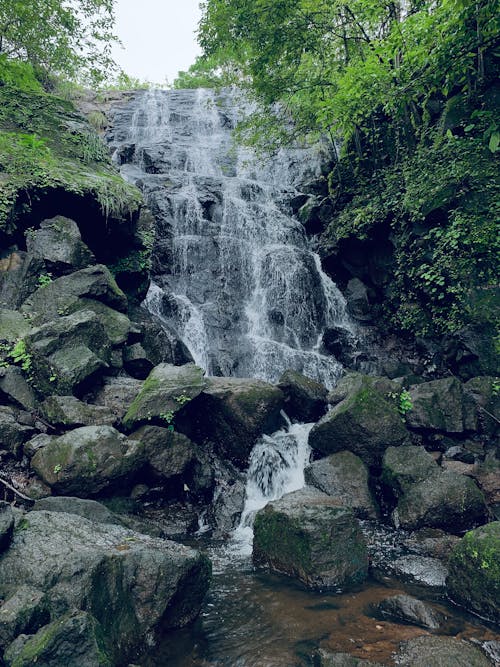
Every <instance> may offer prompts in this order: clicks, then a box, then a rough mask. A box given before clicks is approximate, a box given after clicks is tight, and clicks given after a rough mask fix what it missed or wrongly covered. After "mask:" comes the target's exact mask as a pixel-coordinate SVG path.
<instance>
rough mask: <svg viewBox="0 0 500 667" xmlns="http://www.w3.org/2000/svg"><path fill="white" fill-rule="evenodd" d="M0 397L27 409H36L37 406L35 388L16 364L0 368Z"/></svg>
mask: <svg viewBox="0 0 500 667" xmlns="http://www.w3.org/2000/svg"><path fill="white" fill-rule="evenodd" d="M0 397H2V398H4V399H6V400H7V401H9V402H10V403H14V404H15V405H17V406H19V407H21V408H24V409H25V410H34V409H35V408H36V407H37V400H36V396H35V392H34V391H33V388H32V387H31V386H30V385H29V384H28V382H27V381H26V378H25V377H24V375H23V372H22V371H21V369H20V368H17V367H16V366H8V367H7V368H0Z"/></svg>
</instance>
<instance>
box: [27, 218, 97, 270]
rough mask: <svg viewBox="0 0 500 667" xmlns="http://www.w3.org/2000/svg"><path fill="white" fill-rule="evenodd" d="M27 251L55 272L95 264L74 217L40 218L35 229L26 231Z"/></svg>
mask: <svg viewBox="0 0 500 667" xmlns="http://www.w3.org/2000/svg"><path fill="white" fill-rule="evenodd" d="M26 247H27V250H28V253H30V254H31V255H33V256H35V257H39V258H40V259H42V260H43V262H44V264H45V267H46V270H47V271H48V272H50V273H54V274H55V275H62V274H64V273H71V272H73V271H77V270H78V269H83V268H85V267H87V266H90V265H91V264H95V257H94V255H93V253H92V252H91V251H90V250H89V248H88V247H87V246H86V245H85V243H84V242H83V241H82V237H81V235H80V230H79V229H78V225H77V224H76V222H75V221H74V220H70V219H69V218H65V217H64V216H62V215H58V216H56V217H55V218H51V219H50V220H42V222H41V223H40V228H39V229H31V230H30V231H29V232H27V233H26Z"/></svg>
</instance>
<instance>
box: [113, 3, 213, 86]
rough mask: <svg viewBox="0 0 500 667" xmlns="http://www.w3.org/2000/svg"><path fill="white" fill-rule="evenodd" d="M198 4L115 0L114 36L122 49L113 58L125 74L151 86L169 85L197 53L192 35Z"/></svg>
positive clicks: (116, 51) (193, 33)
mask: <svg viewBox="0 0 500 667" xmlns="http://www.w3.org/2000/svg"><path fill="white" fill-rule="evenodd" d="M199 2H200V0H115V12H116V28H115V30H116V34H117V35H118V37H119V38H120V40H121V41H122V43H123V48H116V49H115V51H114V57H115V59H116V61H117V63H118V65H119V66H120V67H121V69H123V70H125V72H126V73H127V74H128V75H130V76H133V77H137V78H139V79H141V80H148V81H151V82H153V83H160V84H161V83H165V79H168V82H169V83H172V82H173V80H174V79H175V77H176V76H177V72H178V71H179V70H187V69H188V68H189V66H190V65H192V63H193V62H194V60H195V58H196V56H197V55H199V53H200V49H199V47H198V45H197V43H196V35H195V31H196V29H197V27H198V21H199V19H200V15H201V13H200V9H199Z"/></svg>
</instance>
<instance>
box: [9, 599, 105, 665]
mask: <svg viewBox="0 0 500 667" xmlns="http://www.w3.org/2000/svg"><path fill="white" fill-rule="evenodd" d="M110 656H111V653H110V652H109V651H108V648H107V646H106V642H105V639H104V633H103V630H102V628H101V626H100V624H99V623H98V622H97V621H96V619H95V618H94V617H93V616H92V615H91V614H88V613H87V612H85V611H80V612H73V613H71V614H68V615H66V616H63V617H62V618H59V619H57V620H56V621H53V622H52V623H50V624H49V625H45V626H43V627H42V628H40V630H39V631H38V632H37V633H36V634H35V635H20V636H19V637H18V638H17V639H16V640H15V641H14V642H13V643H12V644H11V645H10V646H9V647H8V649H7V650H6V652H5V662H6V665H7V667H28V666H29V665H33V664H37V665H43V666H44V667H62V666H63V665H64V666H65V667H109V665H111V664H112V662H111V657H110Z"/></svg>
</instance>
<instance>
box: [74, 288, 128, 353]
mask: <svg viewBox="0 0 500 667" xmlns="http://www.w3.org/2000/svg"><path fill="white" fill-rule="evenodd" d="M79 310H90V311H92V312H93V313H95V314H96V315H97V319H98V320H99V321H100V322H101V323H102V325H103V327H104V329H105V331H106V335H107V336H108V338H109V340H110V341H111V343H112V345H113V346H114V347H118V346H120V345H123V343H125V342H126V341H127V339H128V337H129V333H130V331H131V329H132V323H131V321H130V320H129V318H128V317H127V316H126V315H124V314H123V313H120V312H119V311H118V310H115V309H114V308H110V307H109V306H107V305H106V304H105V303H101V302H100V301H95V300H94V299H78V300H77V301H76V302H75V304H74V306H73V308H71V312H75V313H76V312H78V311H79Z"/></svg>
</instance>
